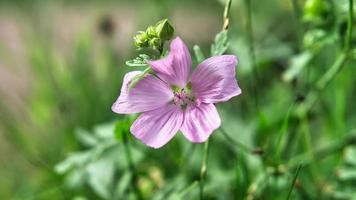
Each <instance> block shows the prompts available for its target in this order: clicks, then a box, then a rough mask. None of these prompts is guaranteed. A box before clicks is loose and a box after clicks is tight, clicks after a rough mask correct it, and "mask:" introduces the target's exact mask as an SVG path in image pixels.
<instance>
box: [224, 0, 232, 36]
mask: <svg viewBox="0 0 356 200" xmlns="http://www.w3.org/2000/svg"><path fill="white" fill-rule="evenodd" d="M231 2H232V1H231V0H227V2H226V5H225V9H224V24H223V30H227V29H229V23H230V18H229V15H230V7H231Z"/></svg>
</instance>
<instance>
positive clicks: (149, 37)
mask: <svg viewBox="0 0 356 200" xmlns="http://www.w3.org/2000/svg"><path fill="white" fill-rule="evenodd" d="M173 33H174V28H173V27H172V25H171V24H170V23H169V21H168V20H167V19H164V20H161V21H159V22H158V23H157V24H156V25H154V26H149V27H148V28H147V29H146V31H139V32H138V33H137V35H136V36H135V37H134V41H135V46H136V47H137V48H145V47H146V48H147V47H150V48H153V49H156V50H161V49H162V47H163V44H164V42H165V41H167V40H170V39H171V38H172V37H173Z"/></svg>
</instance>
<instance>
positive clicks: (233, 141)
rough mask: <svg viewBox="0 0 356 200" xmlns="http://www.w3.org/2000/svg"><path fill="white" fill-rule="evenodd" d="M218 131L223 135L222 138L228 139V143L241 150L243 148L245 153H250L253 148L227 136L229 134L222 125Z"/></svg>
mask: <svg viewBox="0 0 356 200" xmlns="http://www.w3.org/2000/svg"><path fill="white" fill-rule="evenodd" d="M219 130H220V132H221V133H222V135H223V136H224V138H225V139H226V141H228V142H229V143H231V144H232V146H234V147H235V146H237V147H238V148H240V149H241V150H243V151H244V152H246V153H251V152H253V150H252V149H251V148H250V147H248V146H246V145H245V144H243V143H242V142H240V141H238V140H235V139H234V138H232V137H231V136H229V134H228V133H227V132H226V131H225V129H224V128H223V127H220V128H219Z"/></svg>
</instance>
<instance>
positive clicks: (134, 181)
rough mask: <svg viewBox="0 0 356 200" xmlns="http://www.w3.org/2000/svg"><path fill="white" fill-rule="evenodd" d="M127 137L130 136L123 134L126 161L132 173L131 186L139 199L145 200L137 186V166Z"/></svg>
mask: <svg viewBox="0 0 356 200" xmlns="http://www.w3.org/2000/svg"><path fill="white" fill-rule="evenodd" d="M127 135H128V134H127V133H124V134H123V142H124V151H125V156H126V161H127V163H128V166H129V170H130V172H131V173H132V179H131V186H132V188H133V190H134V192H135V195H136V197H137V199H139V200H141V199H143V196H142V193H141V191H140V189H139V188H138V185H137V183H138V182H137V181H138V173H137V171H136V168H135V165H134V163H133V160H132V154H131V149H130V144H129V141H128V137H127Z"/></svg>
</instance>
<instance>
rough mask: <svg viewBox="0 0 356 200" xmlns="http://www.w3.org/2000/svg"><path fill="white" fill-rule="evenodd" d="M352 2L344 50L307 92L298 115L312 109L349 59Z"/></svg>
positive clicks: (350, 2)
mask: <svg viewBox="0 0 356 200" xmlns="http://www.w3.org/2000/svg"><path fill="white" fill-rule="evenodd" d="M353 7H354V3H353V0H349V17H348V21H347V34H346V36H345V48H344V50H343V51H342V52H341V54H339V56H338V57H337V58H336V60H335V62H334V63H333V65H332V66H331V67H330V68H329V70H328V71H327V72H326V73H325V74H324V75H323V76H322V77H321V79H320V80H319V81H318V82H317V85H316V89H315V90H313V91H311V92H309V94H308V95H307V96H306V101H305V102H303V103H302V104H300V105H299V106H298V108H297V110H296V112H297V114H298V115H305V114H306V113H307V112H309V110H310V109H311V108H312V107H313V105H314V103H315V102H316V101H317V100H318V99H319V96H320V93H321V92H322V91H323V90H324V89H325V88H326V87H327V86H328V84H329V83H330V82H331V81H332V80H333V79H334V78H335V76H336V75H337V74H338V72H339V71H340V70H341V69H342V68H343V66H344V65H345V63H346V61H347V59H348V58H349V56H350V55H349V54H350V50H351V45H352V33H353V21H354V19H353Z"/></svg>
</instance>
